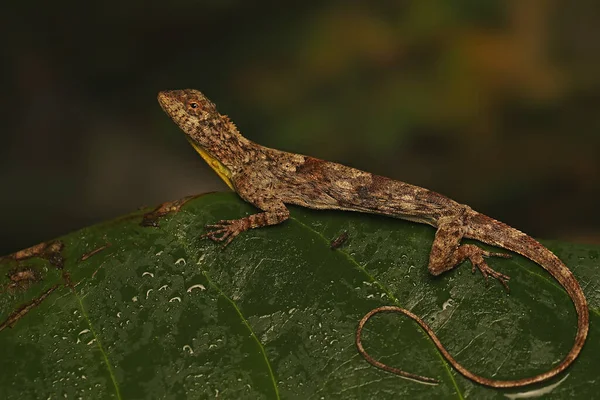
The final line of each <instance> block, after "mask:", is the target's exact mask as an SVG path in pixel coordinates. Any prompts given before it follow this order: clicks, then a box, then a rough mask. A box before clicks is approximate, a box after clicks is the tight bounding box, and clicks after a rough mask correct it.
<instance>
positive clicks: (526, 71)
mask: <svg viewBox="0 0 600 400" xmlns="http://www.w3.org/2000/svg"><path fill="white" fill-rule="evenodd" d="M2 8H3V9H2V12H1V13H0V25H1V26H0V41H1V43H2V47H1V52H2V62H1V67H0V70H1V71H2V74H1V78H0V79H1V80H2V81H3V84H2V89H1V92H0V93H1V94H0V99H1V100H0V105H1V106H2V107H1V110H2V112H1V113H0V115H1V120H0V121H1V122H0V123H1V125H0V126H1V132H2V142H1V143H0V179H1V182H2V185H1V186H0V187H1V189H0V193H1V195H0V227H1V230H0V232H1V236H0V255H1V254H7V253H10V252H13V251H16V250H18V249H21V248H24V247H27V246H30V245H33V244H35V243H38V242H40V241H43V240H47V239H51V238H53V237H56V236H58V235H61V234H64V233H67V232H69V231H72V230H75V229H77V228H81V227H84V226H87V225H89V224H93V223H95V222H99V221H102V220H105V219H109V218H113V217H116V216H119V215H121V214H124V213H127V212H130V211H133V210H135V209H136V208H138V207H139V206H142V205H149V206H153V205H156V204H158V203H160V202H163V201H167V200H174V199H177V198H179V197H182V196H185V195H188V194H194V193H200V192H205V191H212V190H228V189H227V187H226V186H225V185H224V184H223V183H222V182H220V181H219V179H218V178H217V177H216V175H215V174H214V173H213V172H212V171H211V170H210V169H209V168H208V167H207V166H206V165H204V162H203V161H202V159H201V158H200V157H199V156H198V155H196V154H195V152H194V151H193V149H192V148H191V147H190V146H189V145H188V143H187V141H186V140H185V138H184V135H183V133H181V132H180V131H179V130H178V128H177V127H176V126H175V125H174V124H173V123H172V122H171V121H170V120H169V119H168V118H167V116H166V115H165V114H164V113H163V112H162V110H161V109H160V107H159V106H158V104H157V102H156V94H157V92H158V91H159V90H163V89H176V88H187V87H190V88H197V89H200V90H202V91H203V92H204V93H205V94H207V96H208V97H209V98H211V99H212V100H213V101H214V102H215V103H216V104H217V106H218V108H219V110H220V111H221V112H222V113H225V114H228V115H229V116H230V117H231V118H232V119H233V121H234V122H235V123H236V124H237V125H238V127H239V128H240V130H241V132H242V133H243V134H244V135H245V136H247V137H248V138H250V139H252V140H254V141H257V142H258V143H261V144H263V145H266V146H270V147H275V148H279V149H282V150H288V151H292V152H297V153H304V154H310V155H313V156H317V157H320V158H325V159H328V160H333V161H338V162H342V163H344V164H349V165H351V166H354V167H358V168H361V169H364V170H368V171H371V172H375V173H378V174H381V175H386V176H389V177H392V178H396V179H399V180H403V181H406V182H410V183H413V184H417V185H420V186H424V187H427V188H430V189H433V190H436V191H438V192H441V193H444V194H446V195H448V196H450V197H452V198H454V199H456V200H458V201H460V202H463V203H467V204H469V205H471V206H472V207H473V208H475V209H477V210H479V211H482V212H484V213H486V214H488V215H491V216H493V217H496V218H498V219H501V220H503V221H504V222H507V223H509V224H511V225H514V226H515V227H518V228H520V229H522V230H524V231H526V232H528V233H530V234H532V235H534V236H537V237H542V238H556V239H564V240H571V241H578V242H590V243H600V211H599V210H598V203H599V200H598V199H599V198H600V131H599V129H600V2H598V1H597V0H578V1H567V0H562V1H559V0H528V1H523V0H510V1H507V0H487V1H481V0H453V1H446V0H436V1H434V0H432V1H422V0H413V1H408V0H405V1H322V0H321V1H310V0H304V1H285V2H272V1H253V2H249V1H244V0H224V1H218V0H213V1H208V0H205V1H191V0H176V1H171V2H156V1H139V0H131V1H114V0H107V1H102V2H81V1H72V0H71V1H61V0H57V1H53V2H46V1H35V0H34V1H29V2H16V1H13V2H4V4H3V7H2Z"/></svg>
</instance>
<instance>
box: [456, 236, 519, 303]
mask: <svg viewBox="0 0 600 400" xmlns="http://www.w3.org/2000/svg"><path fill="white" fill-rule="evenodd" d="M466 246H469V247H471V246H472V248H469V250H471V251H469V253H470V254H469V255H468V258H469V260H470V261H471V264H472V265H473V268H472V272H473V273H475V271H476V270H479V271H481V274H482V275H483V277H484V278H485V282H486V284H487V283H488V278H489V277H490V276H491V277H492V278H494V279H497V280H498V282H500V283H501V284H502V286H504V288H505V289H506V291H507V292H510V289H509V287H508V281H509V279H510V276H508V275H504V274H502V273H500V272H498V271H495V270H494V269H492V267H490V266H489V265H488V264H487V262H486V261H485V260H484V259H483V257H502V258H511V257H512V256H511V255H510V254H506V253H492V252H489V251H486V250H483V249H480V248H479V247H477V246H474V245H466ZM474 249H477V250H474Z"/></svg>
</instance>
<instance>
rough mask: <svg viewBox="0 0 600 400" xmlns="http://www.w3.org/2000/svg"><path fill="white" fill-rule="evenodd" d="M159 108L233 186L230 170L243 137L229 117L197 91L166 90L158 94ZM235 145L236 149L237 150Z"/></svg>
mask: <svg viewBox="0 0 600 400" xmlns="http://www.w3.org/2000/svg"><path fill="white" fill-rule="evenodd" d="M158 102H159V103H160V106H161V107H162V109H163V110H164V111H165V112H166V113H167V114H168V115H169V117H171V119H172V120H173V121H174V122H175V123H176V124H177V125H178V126H179V128H181V130H183V131H184V132H185V134H186V136H187V138H188V141H189V142H190V144H191V145H192V146H193V147H194V149H195V150H196V151H197V152H198V153H199V154H200V155H201V156H202V158H204V160H205V161H206V162H207V163H208V165H209V166H210V167H211V168H212V169H214V170H215V172H216V173H217V174H218V175H219V176H220V177H221V178H222V179H223V180H224V181H225V183H227V185H228V186H229V187H230V188H232V189H233V184H232V182H231V176H232V173H231V170H230V168H229V167H231V166H235V165H236V163H237V161H236V159H237V157H236V155H237V154H239V153H240V151H241V150H240V149H239V146H240V145H241V142H242V141H244V140H245V139H244V138H243V137H242V136H241V135H240V134H239V133H238V132H237V129H236V127H235V125H233V124H232V123H231V122H230V121H229V119H228V118H227V117H225V116H222V115H221V114H219V113H218V111H217V108H216V107H215V105H214V104H213V103H212V102H211V101H210V100H208V99H207V98H206V96H204V95H203V94H202V93H200V92H199V91H198V90H194V89H184V90H165V91H162V92H160V93H159V94H158ZM236 147H237V148H238V149H237V150H235V149H236Z"/></svg>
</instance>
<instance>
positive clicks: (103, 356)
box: [72, 289, 121, 400]
mask: <svg viewBox="0 0 600 400" xmlns="http://www.w3.org/2000/svg"><path fill="white" fill-rule="evenodd" d="M72 291H73V295H74V296H75V298H76V299H77V302H78V303H79V307H80V309H81V314H82V315H83V318H85V321H86V322H87V324H88V326H89V329H90V332H92V335H93V336H94V339H95V340H96V345H97V347H98V350H100V353H101V354H102V358H103V359H104V364H105V365H106V369H107V370H108V374H109V375H110V379H111V380H112V383H113V386H114V387H115V392H116V394H117V399H119V400H121V391H120V389H119V384H118V383H117V378H116V377H115V374H114V373H113V370H112V367H111V365H110V363H109V361H108V355H107V354H106V352H105V351H104V347H102V341H101V340H100V338H99V337H98V335H97V334H96V331H95V330H94V327H93V326H92V322H91V321H90V318H89V316H88V313H87V311H86V310H85V307H84V306H83V301H81V297H80V296H79V294H77V291H76V290H75V289H73V290H72Z"/></svg>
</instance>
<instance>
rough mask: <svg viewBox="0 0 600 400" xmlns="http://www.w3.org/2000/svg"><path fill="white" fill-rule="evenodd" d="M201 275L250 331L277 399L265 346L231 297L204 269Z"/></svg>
mask: <svg viewBox="0 0 600 400" xmlns="http://www.w3.org/2000/svg"><path fill="white" fill-rule="evenodd" d="M202 275H204V277H205V278H206V280H207V281H208V283H209V285H210V286H211V287H212V288H214V289H215V290H216V291H217V292H219V295H220V296H223V298H224V299H225V300H227V301H228V302H229V303H230V304H231V306H232V307H233V309H234V310H235V312H236V313H237V315H238V316H239V317H240V319H241V320H242V323H243V324H244V325H245V326H246V328H247V329H248V331H249V332H250V336H252V339H254V341H255V342H256V344H257V345H258V348H259V349H260V352H261V353H262V356H263V358H264V360H265V364H267V368H268V369H269V376H270V377H271V381H272V382H273V388H274V390H275V397H276V398H277V399H279V398H280V397H279V388H278V387H277V382H276V381H275V374H274V373H273V368H271V363H270V362H269V359H268V358H267V353H266V351H265V347H264V346H263V344H262V343H261V342H260V340H258V338H257V337H256V334H255V333H254V330H253V329H252V327H251V326H250V323H249V322H248V320H247V319H246V317H244V315H243V314H242V311H241V310H240V308H239V307H238V306H237V304H236V303H235V301H233V299H231V298H230V297H229V296H227V295H226V294H225V293H224V292H223V291H222V290H221V288H220V287H219V286H217V285H216V284H215V283H214V282H213V281H212V280H211V279H210V277H209V276H208V274H207V273H206V271H204V270H203V271H202Z"/></svg>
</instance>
